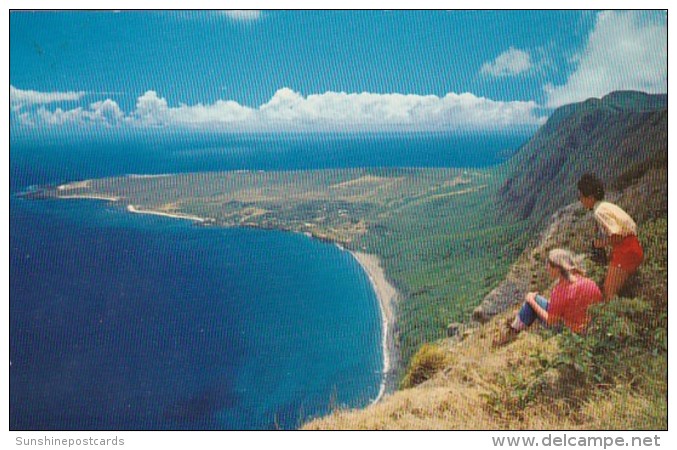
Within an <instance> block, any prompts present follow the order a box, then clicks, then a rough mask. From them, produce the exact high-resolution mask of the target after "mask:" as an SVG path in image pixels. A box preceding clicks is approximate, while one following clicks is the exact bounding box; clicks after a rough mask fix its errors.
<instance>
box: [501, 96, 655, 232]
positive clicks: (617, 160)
mask: <svg viewBox="0 0 677 450" xmlns="http://www.w3.org/2000/svg"><path fill="white" fill-rule="evenodd" d="M667 131H668V123H667V95H665V94H657V95H652V94H645V93H641V92H636V91H618V92H613V93H611V94H609V95H607V96H605V97H603V98H602V99H596V98H592V99H588V100H586V101H584V102H580V103H575V104H571V105H566V106H563V107H561V108H559V109H557V110H555V112H554V113H553V114H552V116H551V117H550V118H549V119H548V121H547V122H546V123H545V124H544V125H543V126H542V127H541V128H540V129H539V130H538V131H537V132H536V134H535V135H534V137H533V138H532V139H530V140H529V141H528V142H527V143H526V144H525V145H524V146H523V147H522V148H520V149H519V150H518V151H517V152H516V153H515V155H514V156H513V157H512V159H511V160H510V161H508V163H507V165H506V170H507V171H508V176H507V177H506V181H505V182H504V184H503V186H502V187H501V188H500V190H499V193H498V203H499V204H500V205H501V208H502V210H503V212H505V213H508V214H512V215H514V216H516V217H517V218H518V219H520V220H527V221H528V222H529V224H530V225H529V228H530V229H534V230H535V229H538V228H539V227H541V226H542V225H543V224H544V221H545V220H546V219H547V218H548V217H549V216H550V215H551V214H552V213H553V212H555V211H556V210H557V209H559V208H561V207H562V206H564V205H567V204H569V203H571V202H574V201H575V200H576V198H577V191H576V181H577V180H578V178H579V177H580V176H581V175H582V174H583V173H586V172H592V173H595V174H597V175H598V176H599V177H600V178H601V179H602V180H603V181H605V183H606V184H607V187H608V188H609V189H614V188H620V187H621V186H616V185H617V184H618V182H619V181H618V180H622V179H623V178H624V177H628V176H631V174H630V173H631V172H633V171H637V170H641V167H640V168H638V167H637V166H638V165H643V166H651V165H652V164H653V165H656V166H660V165H662V164H665V166H666V167H667ZM664 207H665V209H667V197H666V200H665V205H664Z"/></svg>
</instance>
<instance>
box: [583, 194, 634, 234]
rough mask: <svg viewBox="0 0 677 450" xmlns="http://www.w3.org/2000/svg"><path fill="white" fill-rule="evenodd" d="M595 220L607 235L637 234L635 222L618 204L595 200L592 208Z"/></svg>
mask: <svg viewBox="0 0 677 450" xmlns="http://www.w3.org/2000/svg"><path fill="white" fill-rule="evenodd" d="M593 211H594V214H595V220H596V221H597V223H598V224H599V226H600V227H601V229H602V231H604V233H605V234H606V235H607V236H612V235H614V234H615V235H618V236H623V237H625V236H630V235H637V224H636V223H635V221H634V220H632V217H630V216H629V215H628V213H626V212H625V211H623V210H622V209H621V208H619V207H618V206H616V205H614V204H613V203H609V202H597V203H596V204H595V207H594V208H593Z"/></svg>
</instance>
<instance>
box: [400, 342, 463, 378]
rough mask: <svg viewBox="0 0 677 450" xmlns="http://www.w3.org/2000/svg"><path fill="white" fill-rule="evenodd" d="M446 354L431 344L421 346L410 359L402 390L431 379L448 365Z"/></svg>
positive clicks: (449, 360) (448, 358)
mask: <svg viewBox="0 0 677 450" xmlns="http://www.w3.org/2000/svg"><path fill="white" fill-rule="evenodd" d="M450 362H451V358H450V356H449V354H448V353H447V352H445V351H444V350H442V349H441V348H440V347H438V346H436V345H433V344H423V345H422V346H421V348H420V349H419V351H418V352H416V354H415V355H414V357H413V358H412V359H411V363H410V364H409V370H407V374H406V375H405V377H404V379H403V380H402V385H401V388H402V389H408V388H412V387H414V386H417V385H419V384H421V383H423V382H424V381H426V380H429V379H430V378H432V377H433V376H434V375H435V374H436V373H437V372H439V371H441V370H442V369H444V368H445V367H446V366H447V365H448V364H450Z"/></svg>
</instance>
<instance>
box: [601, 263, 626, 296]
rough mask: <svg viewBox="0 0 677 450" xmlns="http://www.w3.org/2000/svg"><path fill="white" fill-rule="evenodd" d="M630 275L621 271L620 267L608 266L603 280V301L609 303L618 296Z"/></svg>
mask: <svg viewBox="0 0 677 450" xmlns="http://www.w3.org/2000/svg"><path fill="white" fill-rule="evenodd" d="M630 275H631V274H630V273H628V272H626V271H625V270H623V269H621V268H620V267H611V266H609V271H608V272H607V273H606V279H605V280H604V300H605V301H609V300H611V299H612V298H614V297H615V296H616V294H618V291H620V290H621V288H622V287H623V285H624V284H625V282H626V281H628V278H630Z"/></svg>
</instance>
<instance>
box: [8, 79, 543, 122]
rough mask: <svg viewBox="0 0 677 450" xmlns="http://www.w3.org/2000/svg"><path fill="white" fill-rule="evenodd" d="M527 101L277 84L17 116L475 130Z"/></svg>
mask: <svg viewBox="0 0 677 450" xmlns="http://www.w3.org/2000/svg"><path fill="white" fill-rule="evenodd" d="M538 111H539V107H538V105H537V104H536V103H535V102H518V101H515V102H499V101H494V100H490V99H486V98H481V97H476V96H475V95H473V94H470V93H465V94H455V93H449V94H447V95H445V96H444V97H438V96H435V95H425V96H422V95H413V94H410V95H404V94H397V93H395V94H374V93H369V92H362V93H345V92H325V93H323V94H314V95H309V96H307V97H304V96H303V95H301V94H300V93H298V92H295V91H293V90H291V89H289V88H282V89H280V90H278V91H277V92H276V93H275V94H274V95H273V96H272V98H271V99H270V100H269V101H268V102H267V103H265V104H263V105H261V106H260V107H258V108H250V107H246V106H242V105H240V104H239V103H237V102H234V101H224V100H218V101H216V102H215V103H213V104H207V105H203V104H197V105H185V104H180V105H179V106H174V107H173V106H170V105H169V104H168V102H167V100H166V99H165V98H163V97H161V96H159V95H158V94H157V93H156V92H155V91H147V92H146V93H144V94H143V95H141V96H140V97H139V98H138V99H137V101H136V106H135V109H134V110H133V111H132V112H130V113H128V114H125V113H124V112H123V111H121V110H120V108H119V106H118V104H117V103H116V102H115V101H113V100H111V99H107V100H104V101H99V102H96V103H93V104H91V105H89V107H88V108H84V107H77V108H75V109H71V110H66V111H64V110H62V109H61V108H57V109H56V110H54V111H49V110H47V108H45V107H44V106H42V107H40V108H39V109H38V110H37V111H35V112H34V113H33V114H31V115H25V114H23V115H20V116H18V117H17V119H18V121H19V122H20V123H23V124H30V123H33V124H39V123H42V124H46V125H52V126H58V125H63V124H65V123H80V124H87V123H89V124H91V123H99V124H106V125H119V126H131V127H135V128H137V129H138V128H145V127H160V128H167V129H175V128H186V129H209V130H213V131H226V132H263V131H347V132H350V131H477V130H505V129H511V128H515V127H531V126H537V125H539V124H541V123H543V120H544V119H543V118H542V117H539V115H538Z"/></svg>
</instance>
